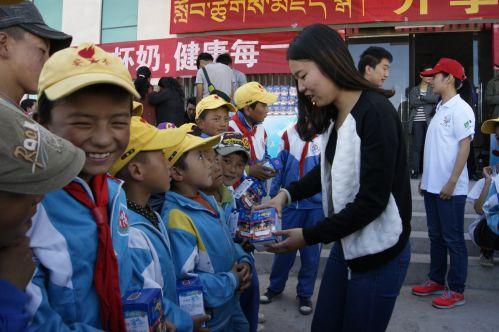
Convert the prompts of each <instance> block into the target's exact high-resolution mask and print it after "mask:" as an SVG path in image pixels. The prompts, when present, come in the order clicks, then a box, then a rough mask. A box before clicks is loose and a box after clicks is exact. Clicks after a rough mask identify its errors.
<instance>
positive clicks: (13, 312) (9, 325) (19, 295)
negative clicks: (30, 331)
mask: <svg viewBox="0 0 499 332" xmlns="http://www.w3.org/2000/svg"><path fill="white" fill-rule="evenodd" d="M26 303H28V296H27V295H26V293H24V292H23V291H22V290H20V289H18V288H17V287H15V286H14V285H12V284H11V283H10V282H8V281H6V280H1V279H0V332H21V331H26V330H27V328H28V322H29V315H28V313H27V312H26V311H25V310H24V306H25V305H26Z"/></svg>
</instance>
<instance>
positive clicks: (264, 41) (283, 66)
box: [100, 32, 296, 78]
mask: <svg viewBox="0 0 499 332" xmlns="http://www.w3.org/2000/svg"><path fill="white" fill-rule="evenodd" d="M295 36H296V32H274V33H259V34H244V35H225V36H200V37H188V38H169V39H152V40H139V41H134V42H123V43H109V44H102V45H100V46H101V47H102V48H103V49H105V50H106V51H108V52H111V53H114V54H116V55H117V56H119V57H120V58H121V59H122V60H123V63H124V64H125V65H126V66H127V67H128V69H129V70H130V73H132V76H134V75H135V71H136V70H137V68H138V67H140V66H148V67H149V68H151V71H152V75H153V78H157V77H162V76H194V75H196V72H197V68H196V59H197V57H198V54H199V53H201V52H208V53H210V54H211V55H213V57H214V58H215V59H216V57H217V56H218V55H219V54H222V53H229V54H230V55H231V56H232V61H233V63H234V67H235V68H236V69H238V70H240V71H242V72H243V73H245V74H265V73H276V74H277V73H288V72H289V68H288V63H287V61H286V51H287V49H288V46H289V42H290V41H291V40H292V39H293V38H294V37H295Z"/></svg>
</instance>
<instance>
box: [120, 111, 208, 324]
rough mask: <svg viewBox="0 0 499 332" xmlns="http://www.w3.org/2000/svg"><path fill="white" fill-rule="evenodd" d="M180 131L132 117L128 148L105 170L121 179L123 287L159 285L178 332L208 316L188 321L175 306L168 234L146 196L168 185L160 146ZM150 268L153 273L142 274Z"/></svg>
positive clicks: (171, 143)
mask: <svg viewBox="0 0 499 332" xmlns="http://www.w3.org/2000/svg"><path fill="white" fill-rule="evenodd" d="M186 133H187V131H186V130H183V129H180V128H177V129H165V130H160V129H157V128H155V127H154V126H152V125H150V124H148V123H146V122H144V121H143V120H142V119H141V118H140V117H135V116H134V117H132V120H131V123H130V142H129V143H128V147H127V148H126V150H125V153H124V154H123V155H122V156H121V158H119V159H118V160H117V161H116V162H115V163H114V165H113V167H112V168H111V170H110V173H111V174H112V175H116V177H117V178H119V179H122V180H124V181H125V184H124V186H123V187H124V189H125V192H126V195H127V204H128V209H129V211H128V216H129V226H130V235H129V236H130V240H129V246H130V249H129V250H130V259H131V263H132V281H131V283H130V286H129V289H142V288H160V289H161V290H162V292H163V308H164V312H165V316H166V318H167V319H168V320H169V321H171V322H172V323H173V324H174V325H175V327H176V330H177V331H178V332H190V331H202V330H203V329H201V327H200V326H201V323H202V322H204V321H205V320H207V319H208V317H196V318H195V320H194V321H193V319H191V317H190V316H189V315H188V314H187V313H185V312H184V311H182V310H181V309H180V308H179V306H178V298H177V292H176V277H175V267H174V265H173V256H172V253H171V248H170V241H169V239H168V233H167V230H166V227H165V225H164V223H163V220H162V219H161V216H160V215H159V214H158V213H156V212H154V211H153V210H152V208H151V207H150V206H149V204H148V203H147V202H148V200H149V197H150V196H151V194H154V193H163V192H166V191H168V190H169V189H170V164H169V162H168V161H167V160H166V159H165V157H164V155H163V150H164V149H166V148H169V147H172V146H175V145H177V144H179V143H180V142H181V141H182V140H183V139H184V137H185V135H186ZM151 270H154V271H158V273H148V271H151Z"/></svg>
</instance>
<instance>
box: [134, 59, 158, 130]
mask: <svg viewBox="0 0 499 332" xmlns="http://www.w3.org/2000/svg"><path fill="white" fill-rule="evenodd" d="M151 75H152V73H151V70H150V69H149V67H147V66H141V67H139V68H137V73H136V76H137V77H136V78H135V81H134V82H133V83H134V85H135V89H136V90H137V92H138V93H139V95H140V100H139V101H140V103H141V104H142V106H143V108H144V111H143V112H142V118H143V119H145V120H146V121H147V122H149V123H150V124H152V125H156V114H155V112H154V107H153V106H152V105H151V104H150V103H149V98H148V97H149V94H150V93H151V92H152V91H153V87H152V85H151V83H150V82H151Z"/></svg>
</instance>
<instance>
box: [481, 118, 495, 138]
mask: <svg viewBox="0 0 499 332" xmlns="http://www.w3.org/2000/svg"><path fill="white" fill-rule="evenodd" d="M496 125H499V118H495V119H490V120H487V121H485V122H484V123H483V124H482V133H484V134H494V133H495V131H496Z"/></svg>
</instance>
